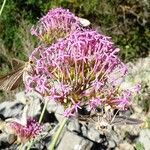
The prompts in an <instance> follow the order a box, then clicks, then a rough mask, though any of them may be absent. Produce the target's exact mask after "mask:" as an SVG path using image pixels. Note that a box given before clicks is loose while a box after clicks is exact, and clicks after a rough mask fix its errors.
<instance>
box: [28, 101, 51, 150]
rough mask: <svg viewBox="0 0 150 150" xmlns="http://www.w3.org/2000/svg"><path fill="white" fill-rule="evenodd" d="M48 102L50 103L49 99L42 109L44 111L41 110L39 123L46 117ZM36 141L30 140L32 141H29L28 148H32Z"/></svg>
mask: <svg viewBox="0 0 150 150" xmlns="http://www.w3.org/2000/svg"><path fill="white" fill-rule="evenodd" d="M47 104H48V100H46V101H45V104H44V107H43V109H42V112H41V115H40V118H39V123H41V121H42V119H43V117H44V113H45V110H46V106H47ZM35 141H36V140H31V141H30V143H29V145H28V147H27V150H30V148H31V146H32V144H33V142H35Z"/></svg>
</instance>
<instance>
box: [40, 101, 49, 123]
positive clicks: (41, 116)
mask: <svg viewBox="0 0 150 150" xmlns="http://www.w3.org/2000/svg"><path fill="white" fill-rule="evenodd" d="M47 104H48V100H46V101H45V104H44V107H43V110H42V113H41V115H40V118H39V123H41V121H42V119H43V116H44V113H45V110H46V106H47Z"/></svg>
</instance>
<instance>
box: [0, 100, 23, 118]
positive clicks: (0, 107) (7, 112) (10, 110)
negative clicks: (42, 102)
mask: <svg viewBox="0 0 150 150" xmlns="http://www.w3.org/2000/svg"><path fill="white" fill-rule="evenodd" d="M23 107H24V105H23V104H21V103H19V102H17V101H13V102H10V101H7V102H3V103H1V104H0V114H2V115H3V116H4V117H16V116H18V115H19V114H20V112H22V109H23Z"/></svg>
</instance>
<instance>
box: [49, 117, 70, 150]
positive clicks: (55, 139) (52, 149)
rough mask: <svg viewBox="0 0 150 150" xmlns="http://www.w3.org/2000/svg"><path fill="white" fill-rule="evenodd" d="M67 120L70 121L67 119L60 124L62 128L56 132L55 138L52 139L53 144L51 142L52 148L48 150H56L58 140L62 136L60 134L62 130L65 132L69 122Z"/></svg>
mask: <svg viewBox="0 0 150 150" xmlns="http://www.w3.org/2000/svg"><path fill="white" fill-rule="evenodd" d="M67 120H68V118H65V119H64V120H63V121H62V122H61V123H60V126H59V128H58V130H57V131H56V133H55V135H54V137H53V138H52V142H51V144H50V146H49V148H48V149H49V150H54V148H55V145H56V143H57V141H58V138H59V136H60V134H61V132H62V130H63V128H64V126H65V124H66V122H67Z"/></svg>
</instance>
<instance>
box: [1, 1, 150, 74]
mask: <svg viewBox="0 0 150 150" xmlns="http://www.w3.org/2000/svg"><path fill="white" fill-rule="evenodd" d="M1 5H2V1H1V2H0V6H1ZM55 7H63V8H68V9H70V11H72V12H74V13H75V14H76V15H78V16H80V17H83V18H87V19H89V20H90V22H91V23H92V26H93V27H94V28H96V29H97V30H99V31H100V32H102V33H103V34H105V35H108V36H111V37H112V40H113V41H114V42H115V43H116V45H118V47H120V48H121V52H120V56H121V58H122V59H123V60H124V61H125V62H127V61H131V60H132V61H133V60H134V59H136V58H138V57H145V56H147V55H148V53H149V50H150V42H149V39H150V1H149V0H52V1H50V0H9V1H6V5H5V7H4V10H3V13H2V16H1V18H0V75H1V74H5V73H6V72H8V71H9V70H10V69H11V68H12V66H11V58H13V57H15V58H19V59H21V60H26V59H27V55H28V54H29V53H30V51H32V50H33V49H34V47H35V46H36V45H37V42H36V39H34V37H32V36H31V35H30V27H31V26H32V25H33V24H35V23H36V22H37V21H38V19H39V18H40V17H41V16H43V15H44V14H46V13H47V11H48V10H49V9H51V8H55Z"/></svg>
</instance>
